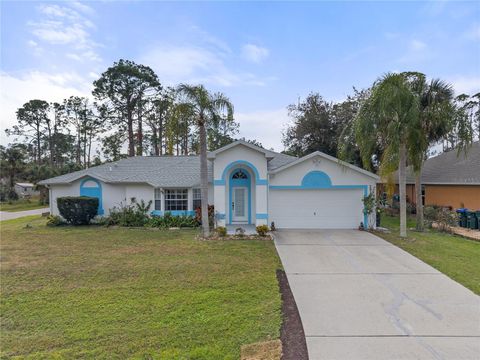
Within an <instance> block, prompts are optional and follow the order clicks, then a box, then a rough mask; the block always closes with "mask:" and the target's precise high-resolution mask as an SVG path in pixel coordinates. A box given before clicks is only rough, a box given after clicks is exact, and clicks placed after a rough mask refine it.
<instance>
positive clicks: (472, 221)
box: [465, 211, 478, 229]
mask: <svg viewBox="0 0 480 360" xmlns="http://www.w3.org/2000/svg"><path fill="white" fill-rule="evenodd" d="M465 214H466V216H467V226H466V227H467V228H469V229H477V228H478V225H477V224H478V222H477V216H476V215H475V211H467V212H466V213H465Z"/></svg>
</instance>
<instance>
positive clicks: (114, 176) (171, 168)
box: [39, 151, 296, 187]
mask: <svg viewBox="0 0 480 360" xmlns="http://www.w3.org/2000/svg"><path fill="white" fill-rule="evenodd" d="M271 153H272V155H273V156H274V158H273V159H272V160H270V161H269V166H268V168H269V170H273V169H275V168H277V167H279V166H282V165H285V164H287V163H289V162H291V161H294V160H296V158H295V157H293V156H289V155H284V154H279V153H275V152H273V151H272V152H271ZM208 165H209V174H208V175H209V176H208V177H209V181H210V182H212V181H213V171H212V163H211V162H210V161H209V164H208ZM85 176H91V177H94V178H96V179H99V180H101V181H104V182H107V183H148V184H150V185H152V186H155V187H192V186H199V185H200V157H199V156H136V157H130V158H127V159H123V160H119V161H116V162H113V163H108V164H103V165H99V166H94V167H91V168H89V169H86V170H80V171H75V172H72V173H70V174H65V175H61V176H57V177H54V178H51V179H47V180H43V181H40V182H39V184H41V185H52V184H68V183H70V182H72V181H75V180H77V179H80V178H82V177H85Z"/></svg>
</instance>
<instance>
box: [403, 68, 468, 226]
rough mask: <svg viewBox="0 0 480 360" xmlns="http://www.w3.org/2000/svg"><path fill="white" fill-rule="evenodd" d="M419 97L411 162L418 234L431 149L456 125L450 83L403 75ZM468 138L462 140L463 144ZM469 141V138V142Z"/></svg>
mask: <svg viewBox="0 0 480 360" xmlns="http://www.w3.org/2000/svg"><path fill="white" fill-rule="evenodd" d="M402 74H403V75H404V76H405V78H406V79H407V82H408V83H409V85H410V88H411V90H412V91H413V93H414V94H415V95H416V96H417V98H418V107H419V110H418V121H419V127H418V130H419V131H417V132H414V133H412V139H411V145H412V147H411V149H410V161H411V162H412V166H413V169H414V172H415V198H416V199H415V202H416V217H417V225H416V228H417V230H418V231H423V230H424V221H423V202H422V183H421V178H422V168H423V163H424V161H425V160H426V158H427V152H428V149H429V148H430V147H431V146H432V145H434V144H435V143H437V142H438V141H440V140H441V139H443V138H444V137H445V136H446V135H447V134H449V133H450V132H451V131H452V129H453V128H454V126H455V117H454V106H453V96H454V91H453V88H452V86H451V85H450V84H448V83H446V82H444V81H442V80H440V79H432V80H431V81H430V82H427V79H426V76H425V75H424V74H422V73H417V72H406V73H402ZM463 140H465V139H463V138H462V139H461V143H462V145H463V144H464V141H463ZM466 140H467V141H468V139H466Z"/></svg>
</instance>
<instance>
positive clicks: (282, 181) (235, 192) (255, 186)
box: [40, 141, 378, 229]
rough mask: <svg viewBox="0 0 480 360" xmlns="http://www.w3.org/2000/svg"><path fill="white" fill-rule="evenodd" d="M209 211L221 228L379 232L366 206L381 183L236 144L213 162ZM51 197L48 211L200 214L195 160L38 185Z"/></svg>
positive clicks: (156, 161)
mask: <svg viewBox="0 0 480 360" xmlns="http://www.w3.org/2000/svg"><path fill="white" fill-rule="evenodd" d="M208 162H209V164H208V165H209V191H208V194H209V195H208V197H209V198H208V203H209V204H214V205H215V214H216V224H217V226H225V225H237V224H239V225H241V224H250V225H263V224H271V222H275V225H276V227H278V228H347V229H353V228H357V227H358V226H359V225H360V223H363V224H364V225H365V226H369V225H370V226H374V225H375V224H374V221H371V219H368V218H367V215H366V214H365V213H364V208H363V198H364V196H366V195H368V194H369V193H370V192H373V193H375V191H376V190H375V186H376V183H377V181H378V176H376V175H375V174H372V173H370V172H368V171H366V170H363V169H360V168H358V167H356V166H353V165H350V164H348V163H345V162H342V161H340V160H338V159H336V158H334V157H331V156H329V155H326V154H324V153H321V152H314V153H311V154H309V155H307V156H304V157H302V158H296V157H293V156H288V155H285V154H280V153H276V152H273V151H269V150H265V149H263V148H260V147H258V146H255V145H252V144H249V143H247V142H244V141H236V142H234V143H232V144H229V145H227V146H224V147H222V148H220V149H218V150H216V151H212V152H210V153H209V154H208ZM40 184H42V185H46V186H47V187H48V188H49V189H50V211H51V213H52V214H54V215H58V208H57V201H56V199H57V198H58V197H61V196H78V195H86V196H95V197H98V198H99V199H100V205H99V214H108V213H109V210H110V209H112V208H113V207H118V206H119V205H120V204H121V203H129V202H130V201H131V199H132V198H135V199H136V200H137V201H140V200H145V201H147V202H148V201H151V202H152V212H151V213H152V215H158V216H162V215H163V214H165V213H166V212H169V213H171V214H172V215H181V214H187V215H193V214H194V209H195V208H197V207H199V206H200V202H201V201H202V199H201V194H200V189H199V187H200V159H199V157H198V156H148V157H141V156H138V157H131V158H127V159H124V160H120V161H117V162H114V163H109V164H104V165H100V166H96V167H92V168H89V169H86V170H81V171H76V172H74V173H70V174H66V175H62V176H58V177H55V178H52V179H48V180H44V181H41V182H40Z"/></svg>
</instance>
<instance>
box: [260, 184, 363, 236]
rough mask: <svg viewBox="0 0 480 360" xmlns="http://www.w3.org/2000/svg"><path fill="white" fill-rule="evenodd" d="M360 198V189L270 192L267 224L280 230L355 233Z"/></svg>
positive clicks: (359, 210)
mask: <svg viewBox="0 0 480 360" xmlns="http://www.w3.org/2000/svg"><path fill="white" fill-rule="evenodd" d="M362 198H363V190H362V189H318V190H272V191H270V194H269V199H268V207H269V221H274V222H275V226H276V227H277V228H280V229H281V228H286V229H288V228H290V229H355V228H358V226H359V225H360V222H362V221H363V211H362V209H363V202H362Z"/></svg>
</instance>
